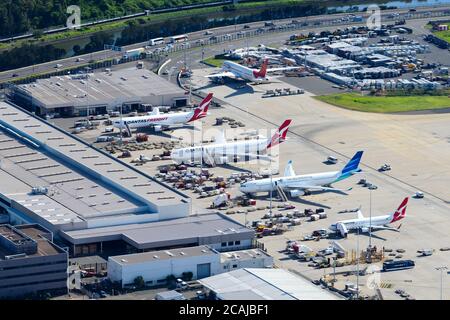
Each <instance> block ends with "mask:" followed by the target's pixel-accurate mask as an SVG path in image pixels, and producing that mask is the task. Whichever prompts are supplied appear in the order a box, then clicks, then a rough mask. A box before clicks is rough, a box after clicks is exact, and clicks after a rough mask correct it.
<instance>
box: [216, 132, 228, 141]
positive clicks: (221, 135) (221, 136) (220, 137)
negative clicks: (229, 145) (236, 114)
mask: <svg viewBox="0 0 450 320" xmlns="http://www.w3.org/2000/svg"><path fill="white" fill-rule="evenodd" d="M214 139H215V140H214V142H215V143H219V144H220V143H226V142H227V139H225V132H224V131H223V130H220V132H219V134H217V135H215V136H214Z"/></svg>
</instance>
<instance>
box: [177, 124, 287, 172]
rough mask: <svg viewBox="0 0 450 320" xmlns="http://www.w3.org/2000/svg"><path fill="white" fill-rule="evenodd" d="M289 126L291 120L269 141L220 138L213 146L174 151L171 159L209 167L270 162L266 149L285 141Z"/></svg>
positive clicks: (264, 139) (179, 162) (178, 162)
mask: <svg viewBox="0 0 450 320" xmlns="http://www.w3.org/2000/svg"><path fill="white" fill-rule="evenodd" d="M290 124H291V120H286V121H284V122H283V124H282V125H281V126H280V127H279V128H278V130H277V132H276V133H275V134H274V135H273V137H272V138H271V139H270V140H269V139H266V138H263V139H253V140H244V141H233V142H227V141H226V140H225V137H224V136H222V137H220V138H219V139H217V140H216V142H215V143H214V144H209V145H204V146H198V147H192V148H182V149H175V150H173V151H172V154H171V157H172V160H173V161H174V162H175V163H177V164H182V163H184V164H191V163H200V162H202V161H203V162H205V163H206V164H208V165H211V166H214V165H216V164H225V163H229V162H239V161H248V160H254V159H262V160H267V161H270V160H271V159H270V157H269V156H267V155H265V153H267V150H268V149H270V148H272V147H274V146H276V145H278V144H280V143H282V142H283V141H285V140H286V134H287V131H288V129H289V125H290Z"/></svg>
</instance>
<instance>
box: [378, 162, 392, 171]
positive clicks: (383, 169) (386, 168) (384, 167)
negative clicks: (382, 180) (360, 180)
mask: <svg viewBox="0 0 450 320" xmlns="http://www.w3.org/2000/svg"><path fill="white" fill-rule="evenodd" d="M389 170H391V166H390V165H389V164H386V163H385V164H383V165H382V166H381V167H380V169H378V171H389Z"/></svg>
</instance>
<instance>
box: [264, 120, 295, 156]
mask: <svg viewBox="0 0 450 320" xmlns="http://www.w3.org/2000/svg"><path fill="white" fill-rule="evenodd" d="M291 122H292V120H291V119H288V120H285V121H284V122H283V124H282V125H281V127H279V128H278V130H277V132H275V134H274V135H273V137H272V139H271V140H270V142H269V144H268V145H267V149H270V148H272V147H274V146H276V145H278V144H280V143H282V142H284V141H285V140H286V135H287V132H288V129H289V125H290V124H291Z"/></svg>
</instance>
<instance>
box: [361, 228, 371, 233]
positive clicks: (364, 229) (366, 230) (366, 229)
mask: <svg viewBox="0 0 450 320" xmlns="http://www.w3.org/2000/svg"><path fill="white" fill-rule="evenodd" d="M369 230H370V228H368V227H362V228H361V232H362V233H367V232H369Z"/></svg>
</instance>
